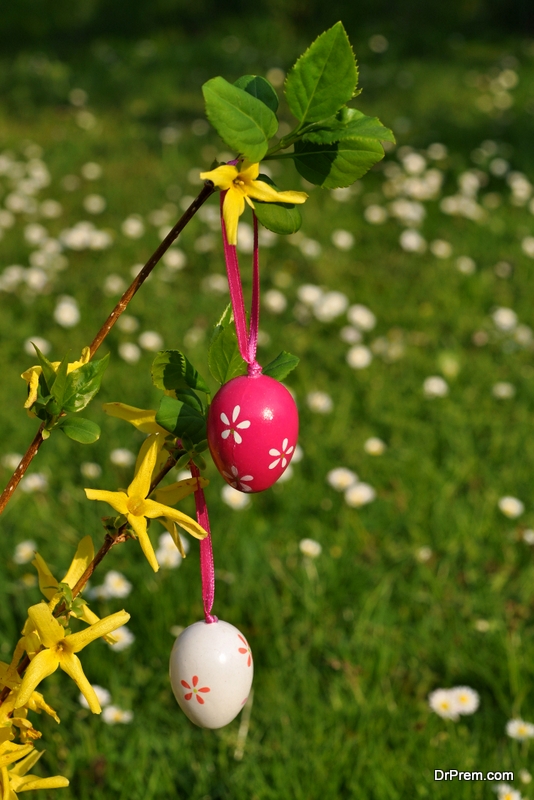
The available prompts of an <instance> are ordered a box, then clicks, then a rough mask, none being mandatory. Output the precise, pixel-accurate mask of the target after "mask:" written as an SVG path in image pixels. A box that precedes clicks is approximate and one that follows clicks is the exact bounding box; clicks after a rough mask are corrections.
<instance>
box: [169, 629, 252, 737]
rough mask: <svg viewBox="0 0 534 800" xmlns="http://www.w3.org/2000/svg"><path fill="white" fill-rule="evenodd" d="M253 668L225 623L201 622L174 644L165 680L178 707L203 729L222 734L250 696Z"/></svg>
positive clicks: (242, 645) (247, 649)
mask: <svg viewBox="0 0 534 800" xmlns="http://www.w3.org/2000/svg"><path fill="white" fill-rule="evenodd" d="M253 673H254V666H253V662H252V653H251V651H250V647H249V644H248V642H247V640H246V639H245V637H244V636H243V634H242V633H241V632H240V631H239V630H238V629H237V628H235V627H234V626H233V625H230V623H229V622H223V621H222V620H218V622H211V623H207V622H204V620H202V621H201V622H195V623H194V624H193V625H190V626H189V627H188V628H186V629H185V630H184V631H182V633H181V634H180V635H179V637H178V638H177V639H176V641H175V643H174V647H173V648H172V652H171V660H170V667H169V674H170V678H171V686H172V690H173V692H174V696H175V697H176V700H177V702H178V705H179V706H180V708H181V709H182V711H183V712H184V714H186V716H188V717H189V719H190V720H191V722H194V723H195V725H199V726H200V727H201V728H222V727H224V725H228V723H229V722H231V721H232V720H233V719H234V717H236V716H237V715H238V714H239V712H240V711H241V709H242V708H243V706H244V705H245V703H246V701H247V698H248V696H249V692H250V687H251V686H252V676H253Z"/></svg>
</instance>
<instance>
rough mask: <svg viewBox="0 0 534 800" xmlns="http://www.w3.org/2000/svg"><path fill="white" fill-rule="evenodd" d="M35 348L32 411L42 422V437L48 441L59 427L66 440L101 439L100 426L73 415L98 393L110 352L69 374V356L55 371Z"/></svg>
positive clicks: (92, 440)
mask: <svg viewBox="0 0 534 800" xmlns="http://www.w3.org/2000/svg"><path fill="white" fill-rule="evenodd" d="M34 348H35V352H36V353H37V358H38V360H39V366H40V367H41V374H40V375H39V383H38V388H37V400H36V402H35V403H34V404H33V406H32V411H33V413H34V414H35V415H36V416H37V417H38V418H39V419H41V420H43V422H44V423H45V426H44V429H43V438H45V439H46V438H48V436H49V435H50V432H51V431H52V430H53V429H54V428H59V429H61V430H62V431H63V433H65V434H66V435H67V436H68V437H69V439H73V440H74V441H76V442H80V443H81V444H92V443H93V442H96V441H97V439H98V438H99V437H100V427H99V426H98V425H97V424H96V423H95V422H92V421H91V420H89V419H84V418H83V417H78V416H73V415H74V414H78V413H79V412H80V411H83V409H84V408H86V407H87V406H88V405H89V403H90V402H91V400H92V399H93V397H94V396H95V395H96V394H97V392H98V391H99V389H100V386H101V384H102V378H103V376H104V372H105V370H106V368H107V366H108V363H109V353H108V354H107V355H105V356H104V358H100V359H98V360H94V361H89V362H88V363H87V364H82V365H81V366H80V367H77V368H76V369H74V370H72V371H71V372H68V366H69V354H68V353H67V355H66V356H65V357H64V358H63V360H62V361H61V363H60V364H59V366H58V367H57V369H55V368H54V366H53V364H52V363H51V362H50V361H49V360H48V359H47V358H46V356H45V355H44V354H43V353H42V352H41V351H40V350H39V348H38V347H36V346H35V345H34Z"/></svg>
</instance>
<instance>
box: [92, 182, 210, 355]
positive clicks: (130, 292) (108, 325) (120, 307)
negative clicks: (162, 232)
mask: <svg viewBox="0 0 534 800" xmlns="http://www.w3.org/2000/svg"><path fill="white" fill-rule="evenodd" d="M214 191H215V187H214V186H213V183H212V182H211V181H206V183H205V184H204V186H203V188H202V191H201V192H200V194H199V195H198V196H197V197H195V199H194V200H193V202H192V203H191V205H190V206H189V208H188V209H187V210H186V211H185V212H184V214H183V215H182V216H181V217H180V219H179V220H178V222H177V223H176V225H175V226H174V228H173V229H172V230H171V231H170V233H168V234H167V236H166V237H165V239H164V240H163V241H162V243H161V244H160V246H159V247H158V249H157V250H156V251H155V253H153V254H152V255H151V256H150V258H149V259H148V261H147V262H146V264H145V266H144V267H143V269H142V270H141V272H140V273H139V275H137V277H136V278H135V280H134V281H133V282H132V284H131V285H130V287H129V288H128V289H126V291H125V292H124V294H123V296H122V297H121V299H120V300H119V302H118V303H117V305H116V306H115V308H114V309H113V311H112V312H111V314H110V315H109V317H108V318H107V320H106V321H105V322H104V324H103V325H102V327H101V328H100V330H99V331H98V333H97V335H96V336H95V338H94V339H93V341H92V343H91V347H90V351H91V358H92V357H93V356H94V354H95V353H96V351H97V350H98V348H99V347H100V345H101V344H102V342H103V341H104V339H105V338H106V336H107V335H108V333H109V332H110V330H111V329H112V327H113V326H114V325H115V323H116V322H117V320H118V318H119V317H120V315H121V314H122V312H123V311H124V310H125V309H126V307H127V305H128V303H129V302H130V300H131V299H132V298H133V296H134V295H135V293H136V292H137V290H138V289H139V288H140V286H141V285H142V284H143V283H144V282H145V281H146V279H147V278H148V276H149V275H150V273H151V272H152V270H153V269H154V267H155V266H156V264H157V263H158V261H159V260H160V258H161V257H162V256H163V255H164V254H165V253H166V252H167V250H168V249H169V247H170V246H171V244H172V243H173V242H174V240H175V239H176V238H177V237H178V234H180V233H181V232H182V231H183V229H184V228H185V226H186V225H187V223H188V222H190V220H191V219H192V218H193V217H194V216H195V214H196V213H197V211H198V209H199V208H200V206H201V205H203V204H204V203H205V201H206V200H207V199H208V197H210V195H212V194H213V192H214Z"/></svg>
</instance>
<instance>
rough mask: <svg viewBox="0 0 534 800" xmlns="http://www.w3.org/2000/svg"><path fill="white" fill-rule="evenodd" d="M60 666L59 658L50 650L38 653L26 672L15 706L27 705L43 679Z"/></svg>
mask: <svg viewBox="0 0 534 800" xmlns="http://www.w3.org/2000/svg"><path fill="white" fill-rule="evenodd" d="M58 667H59V659H58V658H57V656H56V655H55V654H54V653H52V652H51V651H50V650H41V652H40V653H37V655H36V656H35V658H34V659H33V661H32V662H31V664H30V666H29V667H28V669H27V670H26V672H25V673H24V678H23V679H22V685H21V687H20V690H19V693H18V696H17V699H16V701H15V708H21V707H22V706H25V705H26V703H27V702H28V700H29V699H30V697H31V696H32V694H33V692H34V691H35V689H36V688H37V687H38V686H39V684H40V683H41V681H42V680H44V679H45V678H47V677H48V676H49V675H52V673H53V672H55V671H56V669H57V668H58Z"/></svg>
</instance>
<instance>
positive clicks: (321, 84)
mask: <svg viewBox="0 0 534 800" xmlns="http://www.w3.org/2000/svg"><path fill="white" fill-rule="evenodd" d="M357 83H358V70H357V68H356V59H355V58H354V53H353V52H352V47H351V46H350V42H349V39H348V36H347V34H346V32H345V28H344V27H343V25H342V23H341V22H336V24H335V25H334V26H333V27H332V28H329V30H327V31H325V32H324V33H322V34H321V35H320V36H319V37H318V38H317V39H316V40H315V41H314V42H313V44H312V45H311V46H310V47H309V48H308V49H307V50H306V52H305V53H304V55H302V56H301V57H300V58H299V59H298V61H297V62H296V64H295V65H294V66H293V67H292V68H291V71H290V72H289V75H288V76H287V80H286V88H285V92H286V98H287V102H288V105H289V108H290V109H291V111H292V112H293V114H294V115H295V116H296V118H297V119H298V120H300V122H301V123H309V122H319V121H320V120H322V119H326V118H327V117H331V116H332V114H335V113H336V111H337V110H338V109H340V108H341V106H343V105H345V103H347V102H348V101H349V100H350V99H351V98H352V96H353V94H354V90H355V89H356V85H357Z"/></svg>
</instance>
